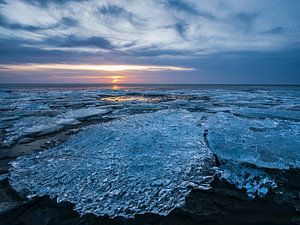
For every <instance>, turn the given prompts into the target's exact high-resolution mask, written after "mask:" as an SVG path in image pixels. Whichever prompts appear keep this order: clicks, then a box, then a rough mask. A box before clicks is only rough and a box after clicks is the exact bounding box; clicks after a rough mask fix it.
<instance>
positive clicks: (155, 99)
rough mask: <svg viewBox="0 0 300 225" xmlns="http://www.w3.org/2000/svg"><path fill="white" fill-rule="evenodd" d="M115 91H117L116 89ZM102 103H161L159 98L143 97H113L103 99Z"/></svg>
mask: <svg viewBox="0 0 300 225" xmlns="http://www.w3.org/2000/svg"><path fill="white" fill-rule="evenodd" d="M114 90H115V89H114ZM100 100H101V101H110V102H129V101H159V100H160V99H159V98H145V97H143V96H113V97H105V98H101V99H100Z"/></svg>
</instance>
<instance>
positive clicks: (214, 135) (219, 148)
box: [206, 113, 300, 168]
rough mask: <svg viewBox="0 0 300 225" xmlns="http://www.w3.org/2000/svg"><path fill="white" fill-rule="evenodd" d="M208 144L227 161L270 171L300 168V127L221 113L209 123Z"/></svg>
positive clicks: (288, 123)
mask: <svg viewBox="0 0 300 225" xmlns="http://www.w3.org/2000/svg"><path fill="white" fill-rule="evenodd" d="M206 126H207V128H208V141H209V144H210V147H211V149H212V151H213V152H215V153H216V154H217V155H218V156H219V157H221V158H224V159H233V160H237V161H240V162H247V163H253V164H256V165H258V166H263V167H270V168H288V167H299V166H300V151H299V149H300V139H299V133H300V123H299V122H295V121H294V122H292V121H282V120H278V119H252V118H250V119H248V118H240V117H237V116H234V115H232V114H229V113H219V114H217V115H215V116H211V117H210V118H209V119H208V121H207V125H206Z"/></svg>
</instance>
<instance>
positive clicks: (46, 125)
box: [5, 107, 109, 143]
mask: <svg viewBox="0 0 300 225" xmlns="http://www.w3.org/2000/svg"><path fill="white" fill-rule="evenodd" d="M107 112H109V109H99V108H95V107H90V108H86V109H73V110H68V111H66V112H64V113H62V114H60V115H58V116H55V117H49V116H44V117H23V118H21V119H19V120H17V121H16V122H15V123H14V124H13V125H12V127H10V128H8V129H7V131H8V132H9V133H10V135H9V136H8V137H7V139H6V140H5V141H6V142H7V143H12V142H13V141H15V140H18V139H20V138H22V137H36V136H41V135H45V134H50V133H54V132H58V131H59V130H61V129H63V128H64V125H74V124H78V123H80V121H82V120H85V119H88V118H89V117H93V116H102V115H104V114H106V113H107Z"/></svg>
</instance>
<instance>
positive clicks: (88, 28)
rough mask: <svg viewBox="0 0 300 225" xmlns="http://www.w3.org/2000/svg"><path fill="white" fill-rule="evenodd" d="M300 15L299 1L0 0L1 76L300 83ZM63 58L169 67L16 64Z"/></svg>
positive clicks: (48, 79) (78, 61) (6, 78)
mask: <svg viewBox="0 0 300 225" xmlns="http://www.w3.org/2000/svg"><path fill="white" fill-rule="evenodd" d="M299 12H300V1H299V0H251V1H240V0H239V1H238V0H226V1H225V0H224V1H222V0H210V1H204V0H156V1H154V0H153V1H150V0H144V1H142V0H118V1H117V0H103V1H101V0H85V1H79V0H77V1H71V0H70V1H68V0H54V1H53V0H52V1H50V0H49V1H47V0H23V1H20V0H0V64H1V65H0V82H110V80H111V79H110V78H108V77H110V76H112V77H113V76H119V77H122V79H121V81H122V82H130V83H132V82H138V83H253V84H256V83H272V84H275V83H278V84H279V83H291V84H299V83H300V13H299ZM57 63H60V64H67V65H69V64H70V65H78V64H88V65H119V64H122V65H152V66H156V67H158V66H165V68H163V69H156V70H155V71H144V70H124V71H103V70H97V71H95V70H85V71H82V70H68V69H61V70H57V69H56V70H55V69H53V68H52V69H49V68H47V69H33V70H26V69H24V70H22V69H20V68H22V66H23V65H28V64H30V65H31V64H34V65H44V64H57ZM12 65H13V66H15V65H18V66H19V67H18V69H14V67H13V66H12ZM170 66H173V67H178V68H181V69H180V70H173V69H170ZM185 68H187V69H186V70H185Z"/></svg>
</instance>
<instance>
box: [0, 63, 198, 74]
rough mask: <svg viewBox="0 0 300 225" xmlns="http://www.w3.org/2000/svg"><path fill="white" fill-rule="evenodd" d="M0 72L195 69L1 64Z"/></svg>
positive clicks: (178, 68)
mask: <svg viewBox="0 0 300 225" xmlns="http://www.w3.org/2000/svg"><path fill="white" fill-rule="evenodd" d="M0 70H4V71H47V70H55V71H60V70H62V71H64V70H69V71H72V70H75V71H102V72H123V71H144V72H146V71H188V70H193V68H187V67H178V66H161V65H132V64H131V65H94V64H23V65H22V64H17V65H12V64H7V65H5V64H0Z"/></svg>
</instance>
